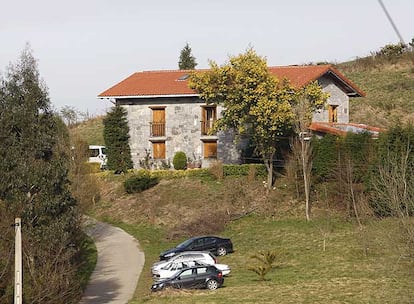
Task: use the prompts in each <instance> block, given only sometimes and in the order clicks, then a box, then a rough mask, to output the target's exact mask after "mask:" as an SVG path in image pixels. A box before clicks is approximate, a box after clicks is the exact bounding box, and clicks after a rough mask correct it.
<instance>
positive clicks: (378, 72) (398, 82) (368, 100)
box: [338, 52, 414, 128]
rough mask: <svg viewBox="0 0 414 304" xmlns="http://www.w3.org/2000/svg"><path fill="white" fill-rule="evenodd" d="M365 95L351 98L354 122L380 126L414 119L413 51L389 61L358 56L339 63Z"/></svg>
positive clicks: (339, 66) (342, 70) (340, 68)
mask: <svg viewBox="0 0 414 304" xmlns="http://www.w3.org/2000/svg"><path fill="white" fill-rule="evenodd" d="M338 68H339V70H340V71H341V72H343V73H344V74H345V75H346V76H347V77H349V79H351V80H352V81H353V82H354V83H355V84H357V85H358V86H359V87H360V88H361V89H362V90H363V91H364V92H365V93H366V94H367V96H366V97H365V98H351V105H350V110H349V113H350V117H351V121H352V122H356V123H365V124H368V125H372V126H378V127H384V128H386V127H389V126H390V125H391V124H395V123H408V122H414V53H413V52H411V53H406V54H404V55H403V56H402V57H400V58H391V59H389V60H387V59H384V58H376V57H365V58H359V59H357V60H355V61H351V62H346V63H342V64H339V65H338Z"/></svg>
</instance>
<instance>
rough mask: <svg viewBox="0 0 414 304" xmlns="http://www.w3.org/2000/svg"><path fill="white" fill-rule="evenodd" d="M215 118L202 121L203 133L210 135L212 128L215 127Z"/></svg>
mask: <svg viewBox="0 0 414 304" xmlns="http://www.w3.org/2000/svg"><path fill="white" fill-rule="evenodd" d="M213 124H214V120H207V121H203V120H202V121H201V135H209V132H210V130H211V128H212V127H213Z"/></svg>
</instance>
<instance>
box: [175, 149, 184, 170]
mask: <svg viewBox="0 0 414 304" xmlns="http://www.w3.org/2000/svg"><path fill="white" fill-rule="evenodd" d="M173 165H174V169H175V170H185V169H186V167H187V156H186V155H185V153H184V152H182V151H178V152H177V153H175V155H174V158H173Z"/></svg>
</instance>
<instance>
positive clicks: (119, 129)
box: [103, 106, 132, 174]
mask: <svg viewBox="0 0 414 304" xmlns="http://www.w3.org/2000/svg"><path fill="white" fill-rule="evenodd" d="M103 125H104V140H105V146H106V153H107V157H108V163H107V165H108V169H109V170H114V172H115V173H116V174H119V173H125V172H127V171H128V169H131V168H132V159H131V150H130V147H129V142H128V141H129V127H128V120H127V112H126V110H125V109H124V108H122V107H121V106H115V107H113V108H112V110H111V111H110V112H109V113H108V114H107V115H106V117H105V118H104V120H103Z"/></svg>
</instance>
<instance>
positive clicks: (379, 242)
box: [113, 215, 414, 304]
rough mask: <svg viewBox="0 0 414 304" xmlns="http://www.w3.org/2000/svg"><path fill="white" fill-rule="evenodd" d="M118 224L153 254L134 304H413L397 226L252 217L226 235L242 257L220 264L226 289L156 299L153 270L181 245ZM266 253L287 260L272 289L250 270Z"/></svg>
mask: <svg viewBox="0 0 414 304" xmlns="http://www.w3.org/2000/svg"><path fill="white" fill-rule="evenodd" d="M113 224H115V225H118V226H120V227H121V228H123V229H124V230H126V231H127V232H129V233H130V234H132V235H134V236H135V237H136V238H137V239H138V240H139V242H140V244H141V247H142V248H143V250H144V251H145V259H146V263H145V267H144V269H143V273H142V275H141V277H140V280H139V283H138V287H137V290H136V293H135V297H134V300H133V301H131V302H130V303H131V304H138V303H224V302H227V303H316V302H320V303H413V299H414V289H413V286H414V285H413V284H414V268H413V265H412V259H411V260H410V259H408V258H406V257H404V255H403V254H402V253H403V251H402V247H401V246H402V244H401V243H400V242H399V241H398V237H396V236H397V235H398V225H397V223H396V222H395V221H394V220H383V221H371V222H370V223H367V225H366V226H365V228H364V229H363V230H360V229H359V228H357V226H356V225H354V224H352V223H350V222H346V221H343V220H342V219H335V218H321V219H318V220H314V221H312V222H311V223H307V222H306V221H304V220H302V219H286V220H277V221H276V220H272V219H270V218H263V217H259V216H254V215H252V216H248V217H246V218H243V219H240V220H238V221H235V222H233V223H232V224H231V225H229V227H228V228H227V229H226V230H225V231H224V232H223V233H222V235H223V236H226V237H230V238H231V239H232V241H233V243H234V247H235V250H236V251H235V253H233V254H230V255H228V256H225V257H221V258H220V259H219V261H220V262H222V263H226V264H229V265H230V266H231V268H232V273H231V275H230V276H229V277H228V278H226V279H225V283H224V286H223V288H220V289H218V290H216V291H213V292H211V291H207V290H192V291H189V290H183V291H175V290H171V291H170V290H167V291H165V292H159V293H153V294H151V292H150V285H151V282H152V279H151V276H150V270H149V268H150V266H151V264H152V263H153V262H155V261H156V260H157V258H158V254H159V253H160V251H162V250H164V249H166V248H168V247H170V246H172V245H173V244H175V243H176V242H174V243H173V242H168V241H164V238H163V236H164V233H163V231H162V230H160V229H153V228H151V227H150V226H140V225H131V224H122V223H113ZM324 244H325V245H324ZM324 246H325V250H324ZM259 250H276V251H277V252H279V253H280V258H279V260H278V263H277V267H276V268H275V269H274V270H273V271H272V272H271V273H270V274H268V275H267V278H268V280H266V281H264V282H261V281H258V277H257V275H256V274H255V273H253V272H251V271H249V270H247V267H248V266H249V265H251V264H252V260H251V259H250V256H251V255H253V254H255V253H257V252H258V251H259ZM410 261H411V264H410Z"/></svg>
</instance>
